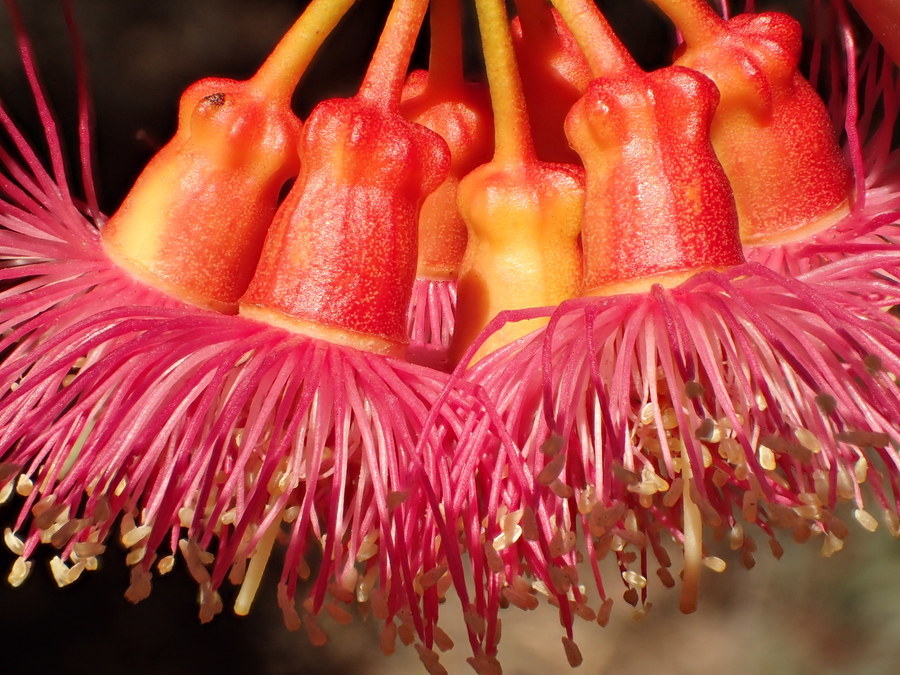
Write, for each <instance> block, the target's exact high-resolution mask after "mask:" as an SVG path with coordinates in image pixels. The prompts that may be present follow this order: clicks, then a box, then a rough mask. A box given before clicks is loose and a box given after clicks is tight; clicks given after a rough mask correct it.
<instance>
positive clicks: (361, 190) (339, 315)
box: [241, 97, 450, 355]
mask: <svg viewBox="0 0 900 675" xmlns="http://www.w3.org/2000/svg"><path fill="white" fill-rule="evenodd" d="M300 156H301V166H302V170H301V174H300V176H299V177H298V179H297V182H296V184H295V185H294V187H293V189H292V190H291V192H290V194H289V195H288V197H287V198H286V200H285V202H284V204H282V206H281V207H280V208H279V210H278V213H277V214H276V216H275V220H274V222H273V223H272V226H271V229H270V230H269V234H268V236H267V238H266V243H265V246H264V248H263V253H262V257H261V258H260V261H259V265H258V267H257V270H256V275H255V276H254V277H253V281H252V282H251V284H250V287H249V288H248V289H247V292H246V294H245V295H244V297H243V298H242V299H241V312H242V313H246V314H248V315H250V316H253V317H256V318H260V319H264V320H265V321H268V322H269V323H276V324H280V325H282V326H285V327H288V328H291V329H294V330H297V331H299V332H302V333H305V334H309V335H311V336H313V337H322V338H324V339H327V340H330V341H332V342H338V343H340V344H349V345H351V346H355V347H358V348H361V349H366V350H368V351H373V352H379V353H390V354H395V355H399V354H402V352H403V349H404V345H405V344H406V308H407V305H408V304H409V299H410V293H411V291H412V285H413V281H414V279H415V273H416V239H417V221H418V216H419V209H420V207H421V204H422V201H423V200H424V198H425V196H426V195H427V194H429V193H430V192H431V191H433V190H434V189H435V188H436V187H437V186H438V185H439V184H440V183H441V181H443V180H444V177H445V176H446V174H447V171H448V168H449V163H450V157H449V152H448V150H447V146H446V144H445V143H444V142H443V141H442V140H441V139H440V137H439V136H438V135H437V134H435V133H434V132H432V131H429V130H428V129H425V128H424V127H422V126H420V125H417V124H413V123H412V122H408V121H406V120H405V119H403V118H402V117H401V116H400V115H399V114H398V113H395V112H393V111H391V109H390V108H386V107H384V106H383V105H381V104H378V103H370V102H369V101H368V100H367V99H365V98H362V97H357V98H352V99H332V100H329V101H325V102H323V103H320V104H319V105H318V106H317V107H316V108H315V109H314V110H313V112H312V113H311V115H310V117H309V120H308V121H307V123H306V126H305V129H304V137H303V140H302V142H301V146H300Z"/></svg>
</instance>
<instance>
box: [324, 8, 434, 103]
mask: <svg viewBox="0 0 900 675" xmlns="http://www.w3.org/2000/svg"><path fill="white" fill-rule="evenodd" d="M325 1H327V0H325ZM427 7H428V0H395V2H394V4H393V6H392V7H391V12H390V14H388V18H387V22H386V23H385V25H384V30H383V31H382V32H381V37H380V38H379V39H378V46H377V47H376V48H375V53H374V54H373V55H372V60H371V61H370V62H369V69H368V70H367V71H366V76H365V78H364V79H363V83H362V85H361V86H360V88H359V94H358V97H359V98H360V99H363V100H365V101H368V102H369V103H372V104H375V105H380V106H383V107H385V108H389V109H392V108H396V107H398V106H399V105H400V94H401V92H402V91H403V83H404V81H405V79H406V70H407V68H409V59H410V57H411V56H412V51H413V48H414V47H415V46H416V38H417V37H418V35H419V29H420V28H421V26H422V19H423V18H425V10H426V9H427Z"/></svg>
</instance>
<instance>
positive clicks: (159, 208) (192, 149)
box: [103, 79, 300, 311]
mask: <svg viewBox="0 0 900 675" xmlns="http://www.w3.org/2000/svg"><path fill="white" fill-rule="evenodd" d="M299 134H300V122H299V120H297V119H296V117H294V115H293V113H291V111H290V108H289V107H288V106H286V105H285V104H284V103H283V102H282V101H270V100H268V99H267V97H266V96H265V94H264V92H260V91H258V90H256V89H254V88H253V87H252V86H250V85H249V83H246V82H236V81H234V80H225V79H206V80H202V81H200V82H198V83H196V84H194V85H193V86H191V87H190V88H189V89H188V90H187V91H186V92H185V93H184V95H183V96H182V99H181V105H180V109H179V116H178V130H177V132H176V134H175V137H174V138H173V139H172V140H171V141H170V142H169V143H168V144H167V145H166V146H165V147H164V148H163V149H162V150H161V151H160V152H159V153H158V154H157V155H156V157H154V158H153V160H152V161H151V162H150V164H149V165H148V166H147V168H146V169H145V170H144V172H143V173H142V174H141V176H140V177H139V178H138V180H137V182H136V183H135V185H134V187H133V188H132V190H131V192H130V193H129V195H128V197H127V198H126V200H125V202H124V203H123V204H122V206H121V207H120V208H119V210H118V211H117V212H116V213H115V215H113V217H112V218H111V219H110V220H109V222H108V223H107V224H106V226H105V227H104V228H103V241H104V245H105V248H106V251H107V253H109V254H110V256H111V257H113V258H114V259H115V260H116V261H117V262H118V263H120V264H121V265H122V266H124V267H126V268H127V269H129V270H130V271H132V272H133V273H135V274H136V275H137V276H138V277H139V278H144V279H148V277H149V279H148V280H149V281H150V283H151V284H153V285H156V286H158V287H162V288H163V290H165V291H167V292H169V293H171V294H172V295H176V296H177V297H179V298H181V299H182V300H185V301H187V302H191V303H194V304H198V305H202V306H206V307H209V308H212V309H217V310H220V311H229V310H230V311H234V309H236V302H237V300H238V298H239V297H240V296H241V294H242V293H243V292H244V290H245V289H246V287H247V284H248V283H249V281H250V279H251V278H252V276H253V269H254V267H255V266H256V261H257V259H258V256H259V252H260V250H261V247H262V242H263V239H264V237H265V232H266V228H267V226H268V224H269V222H270V221H271V219H272V216H273V214H274V212H275V207H276V202H277V199H278V194H279V191H280V190H281V187H282V185H284V183H285V181H286V180H287V179H288V178H290V176H291V175H293V174H294V173H296V171H297V168H298V159H297V155H296V143H297V139H298V138H299Z"/></svg>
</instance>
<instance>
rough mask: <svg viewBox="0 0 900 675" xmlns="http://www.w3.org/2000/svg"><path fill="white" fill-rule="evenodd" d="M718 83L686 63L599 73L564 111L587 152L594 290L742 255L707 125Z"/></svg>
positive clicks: (587, 228) (734, 260) (575, 142)
mask: <svg viewBox="0 0 900 675" xmlns="http://www.w3.org/2000/svg"><path fill="white" fill-rule="evenodd" d="M718 98H719V96H718V92H717V91H716V87H715V85H713V83H712V82H711V81H710V80H709V79H708V78H706V77H705V76H703V75H700V74H699V73H696V72H694V71H691V70H688V69H686V68H679V67H673V68H666V69H664V70H661V71H657V72H655V73H650V74H644V73H641V72H640V71H637V70H635V71H634V72H633V73H631V74H629V75H627V76H624V77H617V78H609V79H606V78H604V79H598V80H595V81H594V82H593V83H592V84H591V86H590V87H589V88H588V91H587V93H586V94H585V95H584V97H582V98H581V99H580V100H579V101H578V103H576V104H575V107H574V108H573V109H572V112H571V113H570V114H569V117H568V119H567V121H566V132H567V134H568V136H569V140H570V141H571V143H572V146H573V147H574V148H575V149H576V150H578V152H579V154H580V155H581V157H582V160H583V161H584V166H585V171H586V174H587V196H586V201H585V213H584V221H583V229H582V245H583V247H584V289H585V292H586V293H603V294H606V293H616V292H623V291H626V292H627V291H631V290H643V288H644V287H646V286H648V285H649V284H650V283H652V282H657V281H662V280H665V281H667V282H670V283H671V282H677V281H679V280H680V279H681V278H682V277H684V276H690V275H691V274H693V273H695V272H697V271H700V270H703V269H710V268H725V267H731V266H733V265H738V264H740V263H742V262H743V260H744V258H743V255H742V253H741V242H740V239H739V237H738V231H737V214H736V212H735V207H734V199H733V197H732V194H731V189H730V187H729V184H728V179H727V178H726V177H725V172H724V171H723V170H722V167H721V165H720V164H719V162H718V160H717V159H716V156H715V154H714V153H713V149H712V145H711V144H710V140H709V129H710V124H711V122H712V118H713V114H714V112H715V108H716V103H717V102H718Z"/></svg>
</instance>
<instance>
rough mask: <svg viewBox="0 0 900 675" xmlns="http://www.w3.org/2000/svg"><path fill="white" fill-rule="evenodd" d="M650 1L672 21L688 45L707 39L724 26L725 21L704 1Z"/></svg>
mask: <svg viewBox="0 0 900 675" xmlns="http://www.w3.org/2000/svg"><path fill="white" fill-rule="evenodd" d="M651 1H652V2H653V3H654V4H655V5H656V6H657V7H659V8H660V9H661V10H662V11H663V12H664V13H665V15H666V16H668V17H669V18H670V19H671V20H672V23H674V24H675V27H676V28H678V31H679V32H680V33H681V36H682V37H683V38H684V42H685V43H686V44H688V45H689V44H691V43H693V42H700V41H703V40H706V39H708V38H709V37H710V36H711V35H715V34H716V33H717V32H719V30H721V28H722V26H724V25H725V20H724V19H723V18H722V17H720V16H719V15H718V14H716V12H715V10H714V9H713V8H712V7H710V6H709V5H708V4H707V3H706V0H651Z"/></svg>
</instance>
